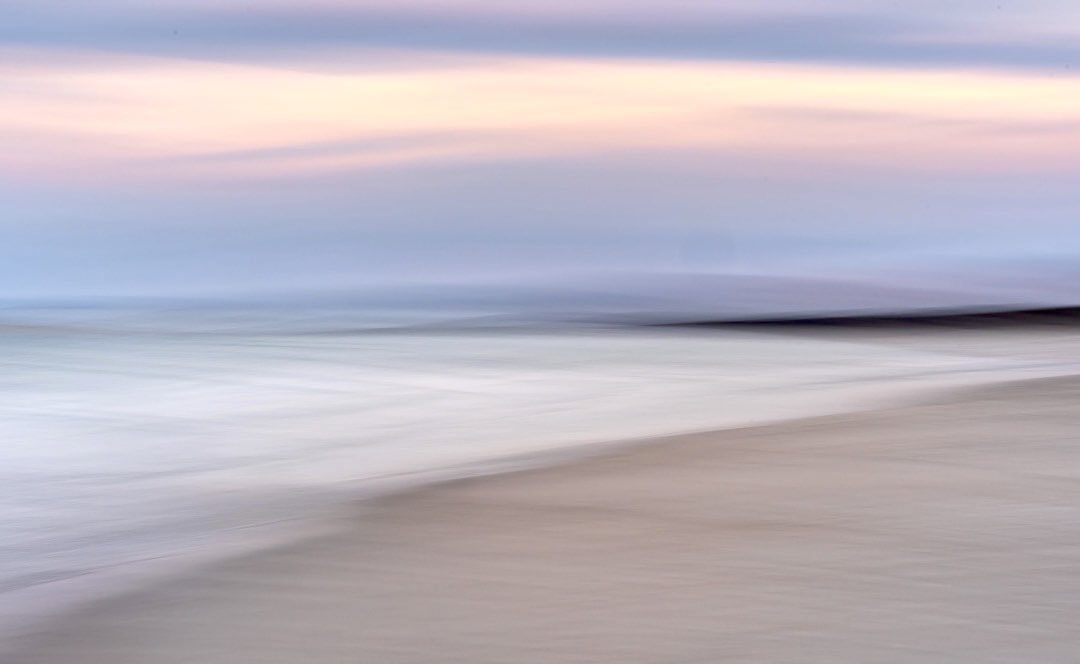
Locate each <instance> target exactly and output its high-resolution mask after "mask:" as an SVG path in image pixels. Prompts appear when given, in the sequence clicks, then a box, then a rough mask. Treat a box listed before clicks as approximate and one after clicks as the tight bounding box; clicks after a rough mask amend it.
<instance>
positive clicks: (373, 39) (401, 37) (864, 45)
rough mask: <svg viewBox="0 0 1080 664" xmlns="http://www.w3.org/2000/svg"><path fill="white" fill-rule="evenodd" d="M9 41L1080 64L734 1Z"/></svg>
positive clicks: (86, 30) (310, 20)
mask: <svg viewBox="0 0 1080 664" xmlns="http://www.w3.org/2000/svg"><path fill="white" fill-rule="evenodd" d="M3 11H4V13H5V14H7V16H5V17H4V20H3V21H0V42H3V43H7V44H30V45H46V46H72V47H80V48H94V49H102V50H113V51H124V52H139V53H160V54H170V55H178V56H184V57H194V58H207V59H240V60H244V59H260V58H264V57H269V56H271V55H273V56H275V57H279V58H280V57H281V55H282V54H283V53H284V54H286V55H288V56H289V57H292V58H294V59H295V60H296V61H300V62H302V61H304V60H305V59H306V58H307V57H308V55H309V53H310V51H311V50H314V49H319V48H343V47H344V48H364V47H374V48H405V49H431V50H443V51H465V52H481V53H483V52H487V53H512V54H537V55H566V56H584V57H650V58H651V57H658V58H677V59H746V60H759V61H806V62H840V63H855V64H886V65H919V66H989V67H1020V68H1039V69H1048V70H1059V71H1067V70H1068V69H1070V68H1072V67H1073V66H1074V65H1075V66H1077V67H1078V68H1080V43H1077V42H1075V41H1065V40H1058V41H1050V40H1048V39H1047V40H1041V41H1035V40H1032V39H1030V38H1026V37H1024V36H1022V35H1019V34H1017V35H1014V36H1013V37H1012V38H1008V39H1006V38H1002V37H1001V35H1000V34H999V35H998V36H997V37H995V39H994V40H992V41H991V40H989V39H985V40H982V41H980V40H979V39H978V38H977V37H978V30H977V29H976V27H975V25H976V24H975V23H971V24H967V23H965V22H963V21H960V20H959V19H958V17H955V16H954V17H953V21H954V22H952V23H948V24H944V23H934V22H931V21H928V20H924V19H921V18H920V19H914V18H912V17H907V18H901V17H899V16H897V15H895V14H890V15H885V14H870V13H861V14H856V13H848V14H844V13H837V12H831V13H822V14H814V13H805V14H801V15H798V14H779V13H776V12H771V13H768V14H759V15H757V16H754V15H747V14H746V13H745V12H740V13H738V14H732V13H725V12H723V11H711V12H700V11H698V12H693V13H692V14H691V13H680V12H678V11H672V12H670V13H669V14H666V15H662V16H661V15H652V16H646V15H642V14H635V13H631V12H628V13H626V14H617V13H612V15H611V16H605V17H600V16H597V15H595V14H593V15H589V16H580V15H573V14H571V13H566V12H563V13H558V12H556V13H551V14H545V15H543V16H533V17H527V16H523V15H515V14H511V13H506V12H502V13H497V12H492V11H487V12H475V11H474V12H468V13H466V12H449V11H443V12H441V13H440V12H438V11H428V12H418V11H415V8H414V9H413V10H412V11H409V10H407V9H405V10H400V9H399V10H392V9H387V8H386V7H368V8H364V7H354V8H337V9H327V8H322V9H317V8H302V7H279V8H277V9H272V8H264V9H259V10H257V11H256V10H253V9H252V8H251V6H248V8H246V9H243V10H241V9H233V8H215V9H210V8H204V9H201V10H198V9H196V10H185V9H180V8H177V7H176V6H172V7H167V8H166V9H161V10H158V11H148V10H147V9H146V5H143V6H142V9H138V10H136V9H132V7H131V6H130V5H128V6H127V7H125V8H121V7H113V8H112V9H111V10H110V6H109V5H99V6H95V7H93V8H90V7H87V6H82V7H74V8H73V7H71V6H70V5H69V6H67V7H66V8H65V9H63V10H61V9H60V8H58V7H57V5H56V4H55V3H50V2H42V3H34V4H29V3H24V4H20V5H15V6H14V7H9V8H8V9H5V10H3Z"/></svg>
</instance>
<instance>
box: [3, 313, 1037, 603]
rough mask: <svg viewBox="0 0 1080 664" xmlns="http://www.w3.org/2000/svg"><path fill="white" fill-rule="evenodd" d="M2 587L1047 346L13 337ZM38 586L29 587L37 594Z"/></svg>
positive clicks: (869, 391) (538, 337) (992, 366)
mask: <svg viewBox="0 0 1080 664" xmlns="http://www.w3.org/2000/svg"><path fill="white" fill-rule="evenodd" d="M0 349H2V354H0V391H2V396H3V399H2V402H0V411H2V412H0V415H2V417H0V436H2V440H3V451H2V453H0V455H2V456H0V461H2V463H0V486H2V487H3V492H4V494H5V498H4V500H3V502H2V503H0V529H2V532H3V538H2V541H0V591H2V592H0V605H2V604H3V603H4V595H7V596H8V597H9V598H11V597H13V595H12V593H20V594H25V593H26V591H27V590H28V589H33V588H35V587H42V586H52V587H54V588H55V586H56V584H57V583H58V582H63V581H65V580H69V579H73V578H79V577H85V576H86V575H90V574H93V573H95V572H100V571H102V570H109V569H116V568H117V567H122V566H123V565H125V564H129V563H133V562H136V561H147V560H157V559H166V558H169V557H182V556H183V555H185V554H191V553H193V552H199V551H203V552H205V551H207V550H212V549H213V548H214V547H215V546H218V545H220V544H222V543H223V542H225V541H227V540H236V539H237V538H240V539H243V538H245V537H254V536H255V534H256V533H257V532H258V530H259V528H260V527H261V526H265V525H267V524H274V523H280V522H282V521H283V520H290V519H296V518H298V517H304V516H307V515H313V514H316V513H318V512H319V510H320V509H322V508H323V507H326V506H329V505H333V504H336V503H341V502H342V501H343V500H346V499H348V498H351V497H353V496H356V495H359V494H361V493H363V492H364V491H365V490H372V489H377V488H386V487H389V486H400V485H402V484H408V483H409V482H423V481H427V480H431V479H434V478H436V477H444V476H447V475H453V474H467V473H469V472H476V470H477V468H478V467H479V466H478V465H477V464H482V463H484V462H490V461H494V460H499V459H505V458H511V457H515V456H517V455H524V454H528V453H534V452H540V451H545V450H556V449H568V450H569V449H572V448H574V447H575V446H580V445H581V444H583V443H589V442H600V441H611V440H618V439H626V438H638V437H643V436H650V435H656V434H665V433H674V432H681V431H689V430H698V429H707V428H718V427H725V426H734V425H740V424H749V423H754V422H762V421H769V420H776V419H782V418H789V417H801V416H806V415H813V414H818V413H824V412H834V411H842V410H849V409H851V408H853V407H856V406H860V405H872V404H873V402H874V400H875V399H877V398H879V397H880V398H884V397H886V396H889V395H895V394H896V393H897V391H898V390H900V389H910V388H912V387H915V386H923V385H927V384H950V381H953V382H956V381H960V382H974V381H976V380H979V379H980V377H981V376H983V375H984V374H986V372H988V371H997V370H1006V369H1020V370H1022V371H1026V370H1032V369H1038V367H1037V366H1035V367H1033V366H1032V365H1031V363H1030V362H1028V363H1024V362H1021V363H1017V362H1015V361H1012V360H1006V359H1003V358H977V357H970V356H968V357H964V356H959V355H955V354H949V353H945V352H928V351H922V350H918V349H898V348H896V347H888V346H881V345H873V344H864V343H857V342H852V341H844V342H838V341H829V340H819V339H796V338H787V337H781V336H768V335H760V336H757V335H750V334H742V333H729V332H715V331H697V332H690V331H679V330H664V329H660V328H655V329H652V330H648V329H644V330H632V331H627V330H603V329H593V330H581V331H567V330H563V331H550V332H545V333H530V332H523V331H520V330H519V331H512V330H505V331H472V332H467V333H462V332H458V333H449V332H417V331H413V332H371V331H368V332H360V333H350V334H345V333H334V334H295V333H257V334H256V333H233V334H204V333H190V332H186V333H180V332H164V331H145V330H143V331H130V330H129V331H115V330H114V331H107V330H96V331H89V330H78V329H63V328H52V327H47V326H42V327H11V328H8V329H6V330H5V331H3V332H2V333H0ZM20 596H21V595H20Z"/></svg>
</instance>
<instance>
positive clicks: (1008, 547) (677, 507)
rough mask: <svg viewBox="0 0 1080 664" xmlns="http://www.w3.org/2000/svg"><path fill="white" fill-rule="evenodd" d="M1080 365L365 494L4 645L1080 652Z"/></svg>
mask: <svg viewBox="0 0 1080 664" xmlns="http://www.w3.org/2000/svg"><path fill="white" fill-rule="evenodd" d="M1078 404H1080V378H1070V379H1049V380H1038V381H1027V382H1019V383H1010V384H1004V385H998V386H994V387H989V388H983V389H980V390H976V391H971V392H967V393H964V394H962V395H958V396H956V397H954V398H951V399H949V400H948V401H947V402H942V403H937V404H933V405H926V406H918V407H906V408H901V409H895V410H889V411H881V412H875V413H862V414H853V415H844V416H830V417H823V418H815V419H809V420H802V421H798V422H789V423H784V424H777V425H770V426H761V427H755V428H750V429H742V430H734V431H726V432H719V433H713V434H697V435H689V436H679V437H673V438H667V439H663V440H657V441H655V442H653V443H650V444H647V445H642V446H637V447H634V448H627V449H624V450H622V451H619V452H616V453H611V454H607V455H606V456H603V457H601V458H595V459H591V460H587V461H583V462H578V463H574V464H572V465H567V466H561V467H557V468H550V469H544V470H534V471H527V472H519V473H513V474H508V475H501V476H495V477H488V478H481V479H474V480H469V481H459V482H454V483H450V484H446V485H442V486H437V487H433V488H429V489H425V490H422V491H416V492H413V493H409V494H405V495H400V496H394V497H389V498H385V499H381V500H377V501H371V502H368V503H364V504H362V505H360V506H359V507H358V509H357V513H356V514H355V515H353V516H351V517H350V519H349V523H348V527H347V528H346V529H345V530H344V532H342V533H340V534H337V535H334V536H330V537H325V538H322V539H318V540H314V541H309V542H306V543H303V544H298V545H293V546H290V547H287V548H283V549H278V550H274V551H269V552H265V553H261V554H258V555H254V556H249V557H246V558H243V559H238V560H234V561H231V562H228V563H224V564H220V565H217V566H214V567H212V568H209V569H205V570H203V571H201V572H199V573H197V574H191V575H188V576H186V577H184V578H179V579H175V580H172V581H169V582H166V583H163V584H159V585H157V586H155V587H151V588H147V589H145V590H143V591H140V592H138V593H134V594H129V595H127V596H123V597H118V598H114V599H110V600H107V601H103V602H101V603H99V604H97V605H95V606H93V607H91V608H90V609H88V610H82V611H79V612H77V613H75V614H74V615H71V616H68V617H66V618H64V619H62V620H59V621H57V622H55V623H54V624H52V625H48V626H46V627H44V628H43V629H42V630H40V631H39V632H37V633H35V634H31V635H28V636H27V637H25V638H24V639H22V640H21V641H20V642H18V643H17V646H18V650H17V652H15V653H12V654H9V655H7V656H5V657H3V659H2V661H3V662H5V663H6V664H30V663H34V664H69V663H71V664H75V663H79V664H166V663H168V664H179V663H181V662H183V663H198V664H218V663H226V662H227V663H230V664H231V663H249V662H250V663H254V662H258V663H259V664H276V663H280V664H301V663H311V664H320V663H328V664H329V663H334V664H342V663H344V662H378V663H388V664H389V663H394V664H398V663H401V664H404V663H410V664H412V663H421V662H423V663H429V662H460V663H463V664H464V663H468V664H481V663H500V664H501V663H511V662H512V663H517V664H527V663H532V662H536V663H544V664H549V663H553V662H558V663H577V662H581V663H584V662H608V663H620V664H625V663H628V662H635V663H636V662H655V663H657V664H660V663H663V664H674V663H683V662H685V663H690V662H695V663H696V662H700V663H703V664H704V663H710V664H712V663H715V662H822V663H826V662H827V663H830V664H832V663H835V662H858V663H860V664H863V663H867V662H980V663H988V662H1017V663H1020V662H1025V663H1028V662H1043V663H1046V662H1075V661H1077V660H1078V659H1080V628H1078V626H1080V407H1078Z"/></svg>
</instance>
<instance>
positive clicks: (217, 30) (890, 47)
mask: <svg viewBox="0 0 1080 664" xmlns="http://www.w3.org/2000/svg"><path fill="white" fill-rule="evenodd" d="M0 54H2V55H0V141H2V142H3V145H4V147H5V148H6V149H4V150H3V151H2V152H0V196H2V197H3V200H4V201H5V206H4V207H5V214H4V220H3V224H4V228H5V235H6V240H5V242H3V243H2V246H0V276H2V277H3V283H4V284H5V286H6V288H5V289H4V290H5V291H6V295H8V296H27V295H31V296H32V295H69V294H70V295H84V294H110V293H119V294H143V293H185V292H192V293H197V292H216V291H237V292H241V291H257V290H273V289H277V288H308V287H311V288H320V287H324V286H350V285H363V284H371V283H382V282H398V281H421V282H422V281H430V280H447V279H449V280H465V281H467V280H470V279H504V278H513V279H519V278H524V279H529V278H546V277H547V276H551V275H565V274H573V273H578V272H583V271H605V270H610V271H622V270H635V271H641V270H646V271H647V270H662V271H671V270H675V271H679V270H690V271H725V270H735V271H743V272H755V271H760V272H785V271H786V272H793V273H821V274H826V273H833V272H837V271H843V270H863V271H866V270H870V271H872V270H873V269H875V266H878V267H880V266H886V267H888V268H889V269H893V268H898V269H904V268H905V266H906V267H907V269H911V267H912V266H918V265H924V264H931V263H932V264H942V263H948V262H950V261H954V262H959V263H970V262H971V261H975V262H980V261H982V262H986V261H990V262H993V261H994V260H998V259H1001V260H1004V259H1016V260H1019V259H1023V260H1029V259H1037V260H1041V259H1045V258H1053V259H1057V258H1061V257H1065V258H1068V257H1071V256H1075V255H1080V219H1078V217H1077V211H1078V210H1080V206H1078V203H1080V193H1078V188H1077V186H1076V183H1077V175H1080V3H1076V2H1075V1H1072V0H1068V1H1066V0H1023V1H1022V2H1021V1H1017V0H1014V1H1012V2H1009V1H1007V0H1003V1H1002V2H995V1H994V0H988V1H975V0H933V1H931V0H904V2H896V1H884V0H883V1H872V0H667V1H665V2H662V3H661V2H655V1H650V2H645V1H640V0H576V1H574V2H571V1H569V0H545V1H544V2H524V1H520V2H519V1H517V0H355V1H345V0H236V1H232V2H211V1H209V0H154V1H151V0H96V1H95V2H79V3H74V2H69V1H65V0H14V1H12V0H8V2H5V3H4V5H3V7H2V8H0ZM882 269H884V268H882Z"/></svg>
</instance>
